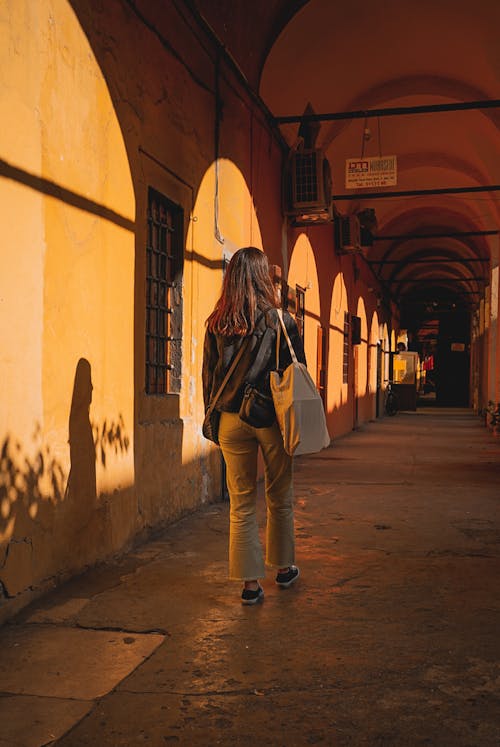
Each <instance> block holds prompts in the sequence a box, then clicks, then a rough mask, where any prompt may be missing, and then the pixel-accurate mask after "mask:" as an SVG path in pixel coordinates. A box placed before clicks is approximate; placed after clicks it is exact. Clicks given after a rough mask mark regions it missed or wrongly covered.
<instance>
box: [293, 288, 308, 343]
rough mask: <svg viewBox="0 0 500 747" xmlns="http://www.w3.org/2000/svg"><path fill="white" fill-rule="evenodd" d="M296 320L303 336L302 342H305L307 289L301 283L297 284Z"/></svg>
mask: <svg viewBox="0 0 500 747" xmlns="http://www.w3.org/2000/svg"><path fill="white" fill-rule="evenodd" d="M295 294H296V295H295V321H296V322H297V327H298V330H299V334H300V336H301V338H302V344H305V340H304V320H305V316H306V291H305V289H304V288H301V287H300V285H296V286H295Z"/></svg>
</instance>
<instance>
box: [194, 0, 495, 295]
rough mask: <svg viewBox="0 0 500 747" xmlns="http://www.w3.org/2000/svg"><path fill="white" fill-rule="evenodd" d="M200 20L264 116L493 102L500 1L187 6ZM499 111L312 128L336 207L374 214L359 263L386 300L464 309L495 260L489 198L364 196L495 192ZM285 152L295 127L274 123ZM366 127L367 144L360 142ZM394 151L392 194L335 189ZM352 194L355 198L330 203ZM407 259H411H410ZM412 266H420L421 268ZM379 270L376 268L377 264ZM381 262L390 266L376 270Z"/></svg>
mask: <svg viewBox="0 0 500 747" xmlns="http://www.w3.org/2000/svg"><path fill="white" fill-rule="evenodd" d="M195 4H196V6H197V8H198V10H199V12H200V13H201V15H203V17H204V18H205V20H206V21H207V23H208V24H209V25H210V26H211V27H212V28H213V30H214V31H215V33H216V34H217V36H218V37H219V39H220V40H221V42H222V43H223V44H224V46H225V47H226V49H227V50H228V52H229V53H230V54H231V55H232V57H233V58H234V59H235V61H236V63H237V64H238V65H239V67H240V69H241V70H242V72H243V73H244V75H245V76H246V78H247V80H248V81H249V83H250V85H251V86H252V87H253V88H254V89H255V90H256V91H257V92H258V93H259V94H260V96H261V97H262V99H263V101H264V103H265V104H266V105H267V107H268V108H269V110H270V111H271V113H272V114H273V115H274V116H276V117H282V116H287V115H296V116H299V115H301V114H302V113H303V112H304V110H305V108H306V106H307V104H308V103H310V104H311V105H312V107H313V109H314V111H315V112H316V113H317V114H328V113H336V112H346V111H355V110H362V111H365V110H369V109H373V108H377V109H380V108H389V107H415V106H421V105H433V104H457V103H460V102H468V101H484V100H491V99H495V100H497V99H500V34H499V29H500V2H499V0H475V1H474V2H472V0H419V2H415V0H384V2H381V1H379V2H369V1H367V0H348V1H345V2H344V3H340V2H335V1H334V0H309V2H307V1H306V2H303V1H299V0H295V1H293V0H254V2H251V3H250V2H237V3H235V2H233V1H232V0H197V2H196V3H195ZM499 127H500V109H499V108H492V109H482V110H471V111H452V112H441V113H426V114H406V115H403V116H381V117H376V118H369V119H366V120H365V119H364V118H359V119H347V120H343V121H333V122H332V121H323V122H322V123H321V126H320V128H319V133H318V136H317V140H316V145H317V146H319V147H321V148H323V149H324V150H325V153H326V156H327V158H328V160H329V163H330V166H331V170H332V176H333V193H334V195H336V196H337V199H336V200H335V201H334V205H335V209H336V210H337V211H339V212H340V213H343V214H348V213H352V212H358V211H360V210H362V209H364V208H367V207H369V208H374V209H375V210H376V215H377V221H378V229H377V236H380V237H382V236H405V235H408V234H410V235H411V236H413V237H414V238H411V239H402V238H394V239H387V240H381V239H380V240H379V239H377V240H376V241H375V243H374V245H373V247H371V248H370V250H369V253H368V259H369V260H370V261H372V262H375V261H376V262H378V264H374V265H372V267H373V269H374V271H375V272H377V273H378V274H379V275H380V277H381V278H382V279H383V280H384V282H385V283H386V285H387V288H388V290H390V292H391V294H392V295H393V297H394V298H396V299H398V300H399V301H400V302H403V303H404V299H411V300H413V299H414V298H417V299H418V298H421V299H424V297H425V296H426V295H429V294H430V295H434V296H436V297H439V295H440V294H441V296H442V297H444V298H446V299H448V300H450V299H451V301H453V302H457V303H459V304H460V305H461V306H466V307H469V308H470V307H473V306H474V305H475V304H476V303H477V301H478V300H479V297H480V292H481V291H482V289H483V287H484V282H483V281H482V280H477V279H471V280H466V278H485V277H487V276H488V271H489V263H488V262H484V263H483V262H477V261H474V262H471V261H470V260H477V259H478V258H483V257H486V258H487V259H489V258H490V257H491V261H492V263H493V265H496V264H498V250H499V245H498V236H497V235H493V236H454V237H439V236H438V237H435V238H415V236H418V235H422V234H429V233H430V234H433V235H435V234H450V233H453V234H457V233H459V232H477V231H485V230H490V231H497V230H498V228H499V225H500V221H499V206H500V202H499V200H500V192H499V191H482V192H464V193H460V194H441V195H436V194H428V195H420V196H399V197H392V198H383V199H379V198H377V199H373V198H371V199H370V197H369V196H368V195H367V192H368V191H377V192H379V193H380V192H388V191H398V192H399V191H410V190H411V191H413V190H435V189H443V188H445V189H446V188H464V187H465V188H476V187H487V186H491V185H498V184H499V183H500V135H499ZM280 128H281V131H282V133H283V136H284V138H285V140H286V141H287V142H288V144H289V145H290V147H294V145H295V144H296V143H297V136H298V124H281V125H280ZM365 128H368V129H369V133H367V135H368V138H369V139H364V131H365ZM362 152H363V153H364V155H365V156H378V155H396V156H397V162H398V179H397V186H394V187H389V188H387V187H386V188H380V189H378V190H362V189H358V190H347V189H346V188H345V183H344V173H345V161H346V159H347V158H352V157H358V156H360V155H361V153H362ZM353 191H355V193H356V195H359V197H357V198H356V199H354V200H352V199H350V200H342V199H340V198H341V197H342V196H344V195H347V194H350V195H352V192H353ZM415 260H417V261H415ZM422 260H425V261H422ZM382 262H386V264H382ZM389 262H390V263H389Z"/></svg>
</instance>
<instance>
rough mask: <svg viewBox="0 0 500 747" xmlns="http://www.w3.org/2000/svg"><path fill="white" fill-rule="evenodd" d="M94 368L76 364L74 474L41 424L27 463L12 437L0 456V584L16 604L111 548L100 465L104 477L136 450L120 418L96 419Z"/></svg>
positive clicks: (71, 439)
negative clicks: (115, 460)
mask: <svg viewBox="0 0 500 747" xmlns="http://www.w3.org/2000/svg"><path fill="white" fill-rule="evenodd" d="M92 389H93V386H92V376H91V366H90V363H89V362H88V361H87V360H86V359H85V358H80V360H79V361H78V364H77V367H76V372H75V379H74V385H73V394H72V399H71V408H70V414H69V456H70V471H69V475H67V474H66V471H65V468H64V466H63V464H62V463H61V461H60V460H59V459H58V458H57V456H56V455H55V454H54V451H53V449H51V447H50V446H49V445H48V444H43V443H41V437H42V429H41V426H40V424H39V423H37V424H35V429H34V433H33V441H34V442H35V443H37V442H38V443H39V444H41V445H40V446H37V448H36V449H35V451H34V452H32V453H31V454H30V455H28V452H27V450H25V449H23V446H22V444H21V443H20V442H19V441H18V440H17V439H14V438H13V437H12V436H11V435H7V436H6V438H5V439H4V441H3V443H2V446H1V449H0V582H1V587H0V588H2V591H3V593H4V595H5V596H14V595H15V594H17V593H19V592H20V591H22V590H23V589H25V588H27V587H28V586H31V585H35V584H36V583H37V582H38V581H40V580H42V579H43V578H45V577H47V576H50V575H53V574H56V573H59V572H61V571H65V570H69V571H71V570H73V569H78V568H80V567H82V566H83V565H84V564H85V563H88V562H90V561H92V560H93V559H94V558H93V555H95V549H96V548H97V550H98V551H100V552H102V551H103V550H105V549H106V547H107V542H106V540H107V536H106V533H107V532H108V530H109V527H108V526H107V521H106V516H107V504H106V499H104V498H99V497H98V495H97V479H96V461H97V459H99V461H100V464H101V465H102V468H103V469H106V468H107V466H108V464H109V458H108V457H109V455H110V453H111V452H113V453H114V454H125V453H126V452H127V451H128V449H129V447H130V439H129V437H128V435H127V432H126V427H125V423H124V421H123V417H122V415H121V414H119V415H118V418H117V419H116V420H109V419H105V420H104V421H103V423H102V424H99V423H93V422H92V421H91V419H90V406H91V403H92Z"/></svg>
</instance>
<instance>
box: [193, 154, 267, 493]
mask: <svg viewBox="0 0 500 747" xmlns="http://www.w3.org/2000/svg"><path fill="white" fill-rule="evenodd" d="M214 205H216V206H217V209H216V210H215V211H214ZM214 212H215V215H216V216H217V218H216V224H215V225H214ZM192 218H193V219H192V220H191V221H190V223H189V228H188V232H187V239H186V246H187V252H186V255H187V261H186V262H185V266H184V277H185V284H186V287H188V288H190V297H191V307H190V308H189V309H186V313H185V316H184V330H185V333H184V338H185V341H186V349H185V352H184V355H185V356H187V357H188V359H189V361H190V363H191V365H190V367H189V369H190V370H191V371H192V370H194V371H201V368H202V361H203V340H204V336H205V320H206V318H207V317H208V316H209V314H210V313H211V311H212V310H213V308H214V305H215V303H216V301H217V299H218V298H219V295H220V292H221V289H222V279H223V268H224V263H225V262H227V261H229V259H230V258H231V256H232V255H233V254H234V252H235V251H236V250H237V249H240V248H241V247H243V246H256V247H257V248H258V249H261V250H263V245H262V236H261V232H260V226H259V221H258V218H257V213H256V210H255V206H254V203H253V200H252V195H251V193H250V190H249V187H248V185H247V183H246V180H245V178H244V176H243V174H242V172H241V171H240V169H239V168H238V167H237V166H236V165H235V164H234V163H233V162H232V161H230V160H229V159H220V160H219V161H218V162H217V163H215V162H214V163H212V164H211V166H210V167H209V168H208V169H207V170H206V172H205V174H204V176H203V178H202V180H201V182H200V186H199V189H198V191H197V195H196V201H195V204H194V207H193V216H192ZM189 346H190V347H189ZM187 368H188V367H186V369H187ZM184 375H185V377H186V380H185V381H184V382H183V386H182V391H183V392H184V396H183V399H182V406H181V413H182V414H183V416H184V417H187V418H189V422H192V423H193V426H196V424H197V423H200V422H202V420H203V396H202V391H201V387H199V386H197V387H196V386H195V383H194V382H193V381H192V380H191V378H190V374H189V372H188V371H187V370H186V371H185V374H184ZM182 448H183V454H182V459H183V462H184V463H188V462H189V461H190V460H192V459H197V455H198V454H199V450H200V449H202V450H208V449H209V448H211V447H210V444H209V442H208V441H206V439H204V438H203V437H202V436H201V432H200V429H199V427H193V432H192V433H191V434H190V437H189V438H184V439H183V446H182ZM205 490H206V495H205V496H204V497H205V498H208V497H209V496H210V495H213V494H214V492H215V490H214V488H213V486H210V485H208V484H206V485H205V486H204V491H205Z"/></svg>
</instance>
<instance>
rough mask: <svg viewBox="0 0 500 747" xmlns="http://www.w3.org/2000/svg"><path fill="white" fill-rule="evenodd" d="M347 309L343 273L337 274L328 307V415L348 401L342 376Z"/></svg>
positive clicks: (346, 383) (347, 301)
mask: <svg viewBox="0 0 500 747" xmlns="http://www.w3.org/2000/svg"><path fill="white" fill-rule="evenodd" d="M348 309H349V299H348V296H347V287H346V282H345V279H344V275H343V273H342V272H339V273H338V274H337V275H336V277H335V281H334V285H333V292H332V301H331V306H330V329H329V342H328V392H327V410H328V412H329V413H331V412H333V411H335V410H339V409H340V408H341V407H343V406H345V405H346V404H347V399H348V382H347V381H346V380H345V376H344V373H346V372H344V362H345V361H344V339H345V338H344V316H345V314H347V312H348ZM349 355H350V351H349Z"/></svg>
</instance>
